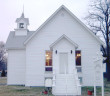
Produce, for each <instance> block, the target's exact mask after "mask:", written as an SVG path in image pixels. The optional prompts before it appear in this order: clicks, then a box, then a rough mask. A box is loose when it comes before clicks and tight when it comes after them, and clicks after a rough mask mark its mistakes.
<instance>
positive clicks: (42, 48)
mask: <svg viewBox="0 0 110 96" xmlns="http://www.w3.org/2000/svg"><path fill="white" fill-rule="evenodd" d="M36 22H37V21H36ZM16 23H17V28H16V29H15V30H14V31H11V32H10V34H9V36H8V39H7V42H6V48H7V52H8V69H7V70H8V74H7V76H8V78H7V85H25V86H36V87H42V86H45V85H46V82H47V80H50V81H51V83H52V85H51V84H50V86H51V87H52V93H53V94H54V95H63V96H64V95H65V94H67V95H81V87H82V86H94V71H95V69H94V66H95V64H94V60H93V57H96V55H97V52H100V46H101V45H103V42H102V41H101V40H100V39H99V38H98V37H97V36H96V35H94V33H93V32H91V30H90V29H89V28H87V27H86V25H84V24H83V23H82V22H81V21H80V20H79V19H78V18H77V17H76V16H75V15H74V14H73V13H72V12H70V11H69V10H68V9H67V8H66V7H65V6H64V5H62V6H61V7H60V8H58V9H57V10H56V11H55V12H54V13H53V14H52V15H51V16H50V17H49V18H48V19H47V20H46V21H45V22H44V23H43V24H42V25H41V26H40V27H39V28H38V29H37V30H36V31H29V30H28V25H29V19H28V18H25V16H24V13H23V14H22V15H21V17H20V18H17V19H16ZM100 68H101V67H99V68H98V70H99V71H100V70H101V69H100ZM101 74H103V72H102V73H101ZM96 85H97V86H101V82H98V83H96Z"/></svg>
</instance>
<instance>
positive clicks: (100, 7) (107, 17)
mask: <svg viewBox="0 0 110 96" xmlns="http://www.w3.org/2000/svg"><path fill="white" fill-rule="evenodd" d="M86 20H87V22H88V25H89V27H90V28H91V29H92V30H93V32H94V33H95V34H96V35H100V37H101V38H103V40H104V41H105V44H106V48H105V49H104V47H103V48H102V49H103V50H105V51H103V52H105V53H104V55H103V56H104V57H106V60H105V62H106V64H107V72H106V76H107V80H108V81H110V56H109V55H110V50H109V49H110V47H109V46H110V44H109V42H110V41H109V39H110V0H94V1H92V2H91V5H90V10H89V15H88V16H87V17H86Z"/></svg>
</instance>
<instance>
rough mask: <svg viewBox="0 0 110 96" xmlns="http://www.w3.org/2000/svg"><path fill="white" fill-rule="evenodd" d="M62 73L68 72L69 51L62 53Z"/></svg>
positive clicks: (60, 70)
mask: <svg viewBox="0 0 110 96" xmlns="http://www.w3.org/2000/svg"><path fill="white" fill-rule="evenodd" d="M59 59H60V62H59V63H60V64H59V65H60V68H59V72H60V74H67V73H68V54H67V53H60V58H59Z"/></svg>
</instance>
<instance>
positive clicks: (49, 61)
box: [45, 51, 52, 71]
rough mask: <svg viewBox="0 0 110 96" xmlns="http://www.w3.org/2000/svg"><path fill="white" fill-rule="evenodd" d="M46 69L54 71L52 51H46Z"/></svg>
mask: <svg viewBox="0 0 110 96" xmlns="http://www.w3.org/2000/svg"><path fill="white" fill-rule="evenodd" d="M45 58H46V60H45V71H52V51H46V54H45Z"/></svg>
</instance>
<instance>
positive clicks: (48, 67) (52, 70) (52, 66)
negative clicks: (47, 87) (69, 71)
mask: <svg viewBox="0 0 110 96" xmlns="http://www.w3.org/2000/svg"><path fill="white" fill-rule="evenodd" d="M47 51H51V50H45V72H52V71H53V54H52V66H46V52H47ZM51 52H52V51H51ZM46 68H52V71H46Z"/></svg>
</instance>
